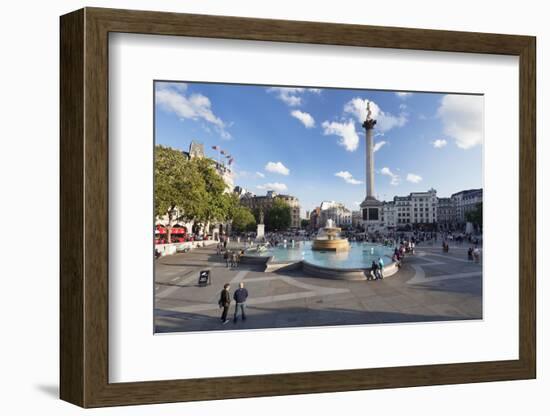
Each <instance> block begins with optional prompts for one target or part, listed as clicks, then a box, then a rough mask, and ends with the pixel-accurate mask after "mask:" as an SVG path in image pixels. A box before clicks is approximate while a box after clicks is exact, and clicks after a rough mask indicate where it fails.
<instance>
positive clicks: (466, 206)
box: [451, 189, 483, 225]
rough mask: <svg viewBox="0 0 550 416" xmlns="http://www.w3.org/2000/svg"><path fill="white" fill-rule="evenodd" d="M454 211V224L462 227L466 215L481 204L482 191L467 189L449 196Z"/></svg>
mask: <svg viewBox="0 0 550 416" xmlns="http://www.w3.org/2000/svg"><path fill="white" fill-rule="evenodd" d="M451 200H452V201H453V204H454V209H455V219H454V220H455V223H456V224H457V225H464V224H465V223H466V214H467V213H468V212H470V211H473V210H475V209H476V208H477V206H478V204H480V203H482V202H483V189H468V190H464V191H460V192H457V193H454V194H452V195H451Z"/></svg>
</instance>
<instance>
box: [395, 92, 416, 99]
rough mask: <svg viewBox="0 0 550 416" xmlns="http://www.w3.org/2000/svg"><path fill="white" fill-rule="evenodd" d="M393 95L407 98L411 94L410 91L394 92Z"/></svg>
mask: <svg viewBox="0 0 550 416" xmlns="http://www.w3.org/2000/svg"><path fill="white" fill-rule="evenodd" d="M395 95H397V96H398V97H399V98H401V99H402V100H404V99H406V98H409V97H410V96H411V95H412V92H396V93H395Z"/></svg>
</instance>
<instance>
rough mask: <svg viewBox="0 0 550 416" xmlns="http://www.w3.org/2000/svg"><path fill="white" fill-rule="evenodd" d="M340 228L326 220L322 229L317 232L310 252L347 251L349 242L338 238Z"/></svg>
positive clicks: (331, 221) (330, 220)
mask: <svg viewBox="0 0 550 416" xmlns="http://www.w3.org/2000/svg"><path fill="white" fill-rule="evenodd" d="M340 231H342V229H341V228H340V227H335V226H334V221H333V220H332V219H328V220H327V223H326V225H325V227H324V228H321V230H319V233H318V234H317V237H316V238H315V239H314V240H313V244H312V246H311V249H312V250H331V251H347V250H349V249H350V245H349V241H348V240H347V239H346V238H341V237H340Z"/></svg>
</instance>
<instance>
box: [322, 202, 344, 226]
mask: <svg viewBox="0 0 550 416" xmlns="http://www.w3.org/2000/svg"><path fill="white" fill-rule="evenodd" d="M319 209H320V222H321V227H324V226H325V224H326V223H327V221H328V220H329V219H331V220H332V221H333V222H334V225H336V226H337V227H341V228H348V227H351V226H352V215H351V211H350V210H349V209H347V208H346V207H345V206H344V204H342V203H341V202H336V201H323V202H322V203H321V206H320V207H319Z"/></svg>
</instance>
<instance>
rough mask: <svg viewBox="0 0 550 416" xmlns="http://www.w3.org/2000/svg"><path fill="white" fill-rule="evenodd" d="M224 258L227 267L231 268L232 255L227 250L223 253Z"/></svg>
mask: <svg viewBox="0 0 550 416" xmlns="http://www.w3.org/2000/svg"><path fill="white" fill-rule="evenodd" d="M223 258H224V259H225V267H229V262H230V261H231V253H230V252H229V251H227V250H225V251H224V253H223Z"/></svg>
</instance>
